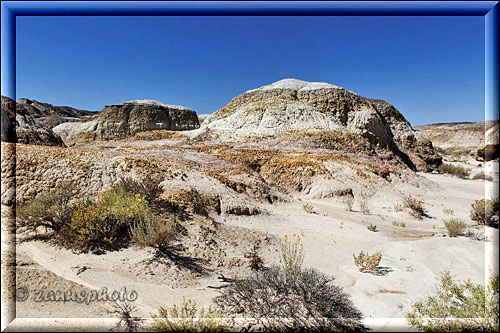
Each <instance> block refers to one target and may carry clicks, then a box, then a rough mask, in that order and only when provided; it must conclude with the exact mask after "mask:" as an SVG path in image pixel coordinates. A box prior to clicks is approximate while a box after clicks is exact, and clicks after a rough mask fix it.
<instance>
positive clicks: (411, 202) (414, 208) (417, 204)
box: [403, 195, 426, 219]
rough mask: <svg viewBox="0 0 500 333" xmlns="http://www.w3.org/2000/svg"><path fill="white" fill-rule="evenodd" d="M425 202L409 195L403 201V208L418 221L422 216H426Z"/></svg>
mask: <svg viewBox="0 0 500 333" xmlns="http://www.w3.org/2000/svg"><path fill="white" fill-rule="evenodd" d="M423 204H424V202H423V201H422V200H419V199H417V198H414V197H412V196H411V195H408V196H406V197H405V198H404V200H403V207H404V208H407V209H408V210H409V211H408V213H409V214H410V215H411V216H413V217H414V218H416V219H421V218H422V216H424V215H425V214H426V211H425V209H424V206H423Z"/></svg>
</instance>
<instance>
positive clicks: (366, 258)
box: [352, 251, 382, 272]
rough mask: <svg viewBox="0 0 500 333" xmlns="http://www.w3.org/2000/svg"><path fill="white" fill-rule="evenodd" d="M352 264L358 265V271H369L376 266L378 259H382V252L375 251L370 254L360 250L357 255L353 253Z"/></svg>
mask: <svg viewBox="0 0 500 333" xmlns="http://www.w3.org/2000/svg"><path fill="white" fill-rule="evenodd" d="M352 256H353V258H354V264H355V265H356V266H358V269H359V271H360V272H370V271H373V270H374V269H375V268H377V267H378V264H379V263H380V260H382V253H380V252H376V253H374V254H372V255H370V254H368V252H367V253H366V254H365V253H364V252H363V251H361V252H360V253H359V254H358V255H357V256H356V255H355V254H354V253H353V254H352Z"/></svg>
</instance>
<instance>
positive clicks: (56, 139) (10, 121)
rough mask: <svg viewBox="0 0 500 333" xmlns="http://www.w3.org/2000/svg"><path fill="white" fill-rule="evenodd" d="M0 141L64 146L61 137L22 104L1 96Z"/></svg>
mask: <svg viewBox="0 0 500 333" xmlns="http://www.w3.org/2000/svg"><path fill="white" fill-rule="evenodd" d="M2 142H16V143H25V144H32V145H45V146H62V147H63V146H64V143H63V141H62V139H61V137H60V136H59V135H57V134H55V133H54V132H53V131H52V130H51V129H50V128H49V127H47V126H45V125H43V124H41V123H38V122H37V121H36V120H35V119H34V118H33V117H32V115H31V113H30V110H29V109H27V108H26V107H25V105H24V104H22V103H21V104H20V103H16V102H14V101H13V100H12V99H10V98H8V97H6V96H2Z"/></svg>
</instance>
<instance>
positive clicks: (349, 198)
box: [341, 194, 354, 212]
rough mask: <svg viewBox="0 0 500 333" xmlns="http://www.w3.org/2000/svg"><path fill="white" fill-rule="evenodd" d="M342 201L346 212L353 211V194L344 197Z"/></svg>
mask: <svg viewBox="0 0 500 333" xmlns="http://www.w3.org/2000/svg"><path fill="white" fill-rule="evenodd" d="M341 201H342V203H343V204H344V206H345V209H346V211H348V212H350V211H352V206H353V205H354V196H353V195H352V194H351V195H349V194H348V195H343V196H342V198H341Z"/></svg>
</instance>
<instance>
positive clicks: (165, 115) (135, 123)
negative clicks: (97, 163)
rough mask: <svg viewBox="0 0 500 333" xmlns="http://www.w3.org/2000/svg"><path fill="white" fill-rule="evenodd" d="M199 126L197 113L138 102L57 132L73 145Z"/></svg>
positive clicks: (107, 109) (106, 110) (109, 108)
mask: <svg viewBox="0 0 500 333" xmlns="http://www.w3.org/2000/svg"><path fill="white" fill-rule="evenodd" d="M199 126H200V123H199V121H198V117H197V115H196V112H195V111H193V110H191V109H189V108H186V107H183V106H178V105H168V104H164V103H161V102H158V101H151V100H136V101H128V102H123V103H120V104H113V105H106V106H105V108H104V109H102V110H101V112H100V113H99V116H98V117H97V118H96V119H95V120H93V121H90V122H86V123H82V122H76V123H65V124H61V125H58V126H56V127H55V128H54V131H55V132H56V133H58V134H60V135H61V136H62V137H63V140H64V141H65V142H66V143H67V144H70V145H71V144H74V143H76V142H78V141H94V140H114V139H123V138H126V137H129V136H131V135H134V134H136V133H140V132H145V131H152V130H172V131H183V130H192V129H196V128H198V127H199Z"/></svg>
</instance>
